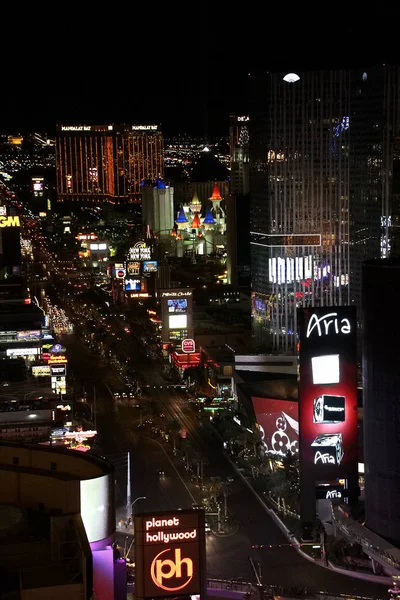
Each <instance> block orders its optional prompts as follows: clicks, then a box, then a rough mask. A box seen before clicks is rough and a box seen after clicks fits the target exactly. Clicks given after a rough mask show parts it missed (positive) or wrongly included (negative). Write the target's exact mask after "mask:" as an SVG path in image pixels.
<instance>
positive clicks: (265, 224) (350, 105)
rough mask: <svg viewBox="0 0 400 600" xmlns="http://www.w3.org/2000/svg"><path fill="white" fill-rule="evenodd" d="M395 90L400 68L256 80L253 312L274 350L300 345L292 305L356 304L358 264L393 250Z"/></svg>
mask: <svg viewBox="0 0 400 600" xmlns="http://www.w3.org/2000/svg"><path fill="white" fill-rule="evenodd" d="M398 93H399V86H398V68H397V67H396V68H393V67H382V68H380V69H377V70H372V71H370V72H369V71H368V72H366V71H362V70H361V71H349V70H346V71H345V70H342V71H317V72H304V73H302V72H300V73H273V74H271V73H267V74H264V75H262V76H258V77H256V79H255V81H254V89H253V103H252V106H251V110H250V126H251V135H250V161H251V162H250V166H251V179H250V186H251V202H252V206H251V221H252V226H251V238H252V239H251V249H252V293H253V311H252V314H253V323H254V334H255V338H256V341H257V340H259V341H261V342H263V343H264V344H267V345H269V346H270V347H271V348H272V349H273V350H274V351H277V352H281V353H292V352H295V351H296V346H297V337H296V332H297V322H296V308H297V307H301V306H338V305H346V304H350V303H354V304H356V305H358V304H359V302H360V296H361V265H362V261H363V260H366V259H369V258H377V257H379V256H380V255H381V254H382V253H383V252H386V255H388V254H389V253H390V245H391V242H390V237H391V223H392V222H393V219H392V216H393V215H392V214H391V212H392V205H391V178H392V167H391V164H392V163H393V147H394V140H395V135H396V131H398V118H397V120H396V115H398V106H399V104H398ZM396 111H397V112H396ZM353 290H354V291H353Z"/></svg>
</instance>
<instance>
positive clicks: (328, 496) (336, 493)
mask: <svg viewBox="0 0 400 600" xmlns="http://www.w3.org/2000/svg"><path fill="white" fill-rule="evenodd" d="M341 497H342V494H341V493H340V492H339V490H328V491H327V492H326V500H332V499H333V498H341Z"/></svg>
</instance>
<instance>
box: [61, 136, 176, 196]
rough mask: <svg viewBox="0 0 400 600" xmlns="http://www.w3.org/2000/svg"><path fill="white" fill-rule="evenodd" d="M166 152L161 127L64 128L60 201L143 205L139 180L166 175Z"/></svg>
mask: <svg viewBox="0 0 400 600" xmlns="http://www.w3.org/2000/svg"><path fill="white" fill-rule="evenodd" d="M163 152H164V139H163V135H162V133H161V131H159V129H158V125H116V124H110V125H73V126H69V125H60V126H58V127H57V138H56V172H57V194H58V200H59V201H65V200H74V201H78V202H81V203H94V202H96V203H99V202H114V203H120V202H139V201H140V186H141V182H142V181H143V180H145V179H156V178H158V177H163V174H164V154H163Z"/></svg>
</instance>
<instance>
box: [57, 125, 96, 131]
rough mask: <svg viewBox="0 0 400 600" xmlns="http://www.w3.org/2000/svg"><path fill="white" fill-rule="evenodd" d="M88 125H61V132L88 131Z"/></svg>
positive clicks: (89, 128)
mask: <svg viewBox="0 0 400 600" xmlns="http://www.w3.org/2000/svg"><path fill="white" fill-rule="evenodd" d="M91 129H92V127H91V126H90V125H61V131H90V130H91Z"/></svg>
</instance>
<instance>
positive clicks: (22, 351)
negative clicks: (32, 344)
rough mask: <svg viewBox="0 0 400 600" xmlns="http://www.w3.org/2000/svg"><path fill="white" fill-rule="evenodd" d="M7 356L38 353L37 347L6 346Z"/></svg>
mask: <svg viewBox="0 0 400 600" xmlns="http://www.w3.org/2000/svg"><path fill="white" fill-rule="evenodd" d="M6 354H7V356H33V355H36V354H39V348H8V349H7V350H6Z"/></svg>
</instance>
